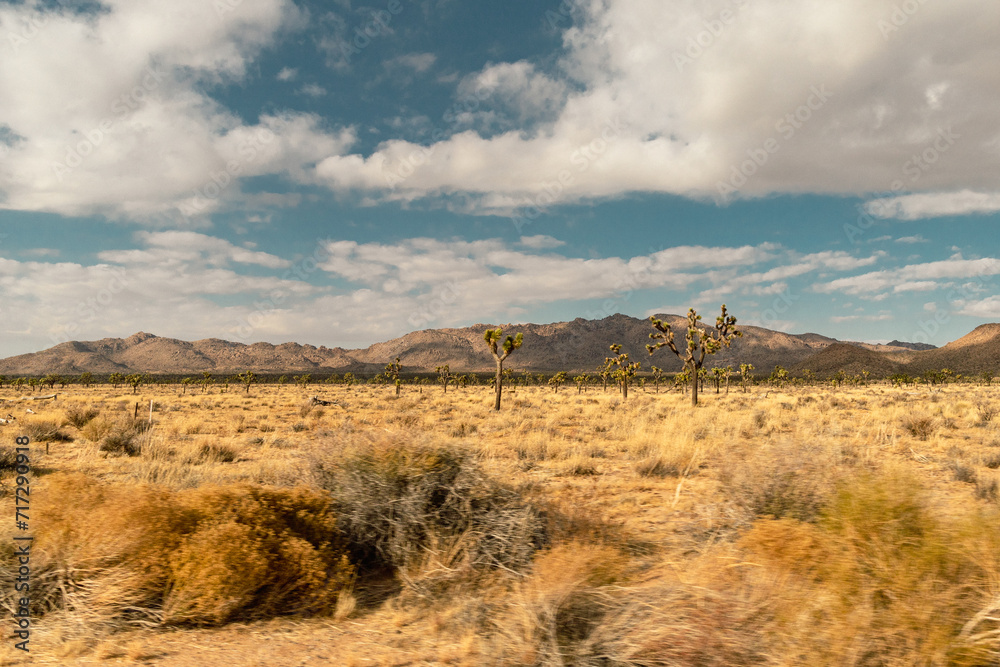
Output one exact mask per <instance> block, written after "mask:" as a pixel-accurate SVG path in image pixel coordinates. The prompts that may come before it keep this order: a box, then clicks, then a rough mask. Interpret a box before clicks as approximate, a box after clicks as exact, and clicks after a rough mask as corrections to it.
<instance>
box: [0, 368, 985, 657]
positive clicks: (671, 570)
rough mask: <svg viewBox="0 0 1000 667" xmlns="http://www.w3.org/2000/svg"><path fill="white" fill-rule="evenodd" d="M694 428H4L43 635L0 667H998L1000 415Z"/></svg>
mask: <svg viewBox="0 0 1000 667" xmlns="http://www.w3.org/2000/svg"><path fill="white" fill-rule="evenodd" d="M312 395H319V396H320V397H321V398H323V399H326V400H330V401H336V402H337V404H335V405H330V406H320V407H316V406H310V405H309V404H308V399H309V397H311V396H312ZM14 397H15V394H14V392H13V390H12V389H3V390H0V398H2V399H12V398H14ZM150 401H152V403H153V412H152V424H151V425H150V424H149V423H148V422H149V410H150ZM137 403H138V405H139V407H138V418H136V417H135V415H136V404H137ZM701 403H702V404H701V405H700V406H699V407H698V408H696V409H692V408H691V407H690V406H689V399H688V397H686V396H683V395H681V394H679V393H676V392H669V393H668V392H667V391H665V390H661V392H660V393H654V392H653V391H652V390H649V391H644V390H642V389H639V388H632V390H631V391H630V393H629V398H628V400H627V401H624V402H623V401H622V400H621V399H620V396H619V394H618V393H617V392H613V391H610V390H609V391H608V392H607V393H604V392H602V391H600V390H599V389H597V390H595V389H588V390H587V391H585V392H584V393H582V394H580V393H578V392H577V390H576V389H575V388H572V389H565V388H564V389H562V390H561V391H559V392H553V391H552V390H550V389H548V388H540V387H539V388H523V387H521V388H517V389H516V391H513V392H510V391H508V392H505V394H504V404H503V409H502V410H501V411H500V412H499V413H496V412H494V411H493V410H492V409H491V408H492V392H491V390H490V389H489V388H488V387H468V388H464V389H462V388H452V389H449V391H448V392H447V393H444V392H443V391H442V390H441V388H440V387H423V388H420V389H418V388H417V387H410V386H404V388H403V390H402V395H401V396H400V397H399V398H398V399H397V398H395V396H394V389H393V388H387V387H382V386H373V385H359V386H353V387H347V386H331V385H323V386H312V387H307V388H302V387H290V386H277V385H257V386H253V387H252V388H251V390H250V393H249V395H248V394H246V393H244V392H243V390H242V388H240V389H239V390H230V391H229V392H228V393H220V388H219V387H211V388H209V390H208V393H204V394H203V393H201V389H200V388H198V389H194V390H193V391H192V390H188V391H187V392H186V393H182V389H181V387H180V385H176V386H169V385H166V386H163V385H161V386H156V385H154V386H146V387H143V388H142V389H141V390H140V392H139V394H138V395H136V396H133V395H132V394H131V391H130V390H120V391H113V390H111V389H110V388H107V387H93V388H83V387H76V386H74V387H70V388H69V389H68V390H67V391H65V392H64V393H60V394H59V396H58V399H57V400H55V401H32V402H31V403H30V407H31V408H32V409H33V410H34V411H35V412H36V413H37V414H26V413H25V410H24V409H25V407H26V406H28V405H29V404H27V403H9V404H8V406H7V407H4V408H3V410H4V411H7V410H10V411H11V412H12V413H16V414H15V416H16V417H17V421H16V423H15V424H13V425H7V426H3V427H2V429H0V440H2V445H3V446H4V447H5V448H7V449H10V448H13V446H14V437H15V436H16V435H22V434H29V435H30V436H31V437H32V439H33V443H32V445H31V448H32V454H31V458H32V465H33V472H32V480H31V481H32V485H31V503H32V530H33V532H34V534H35V537H36V539H35V545H34V550H35V551H34V552H33V560H32V566H33V570H32V576H33V577H34V578H35V582H33V588H32V605H33V613H35V614H36V616H35V618H34V619H33V622H34V626H33V627H34V631H33V633H32V636H31V653H30V655H26V654H24V653H23V652H21V651H18V650H15V649H14V648H13V645H12V644H13V640H10V639H8V640H7V641H5V642H4V643H3V646H2V649H0V664H3V665H20V664H53V665H93V664H100V665H130V664H144V665H162V666H164V667H166V666H170V667H173V666H180V665H226V666H227V667H244V666H246V667H250V666H260V667H263V666H264V665H267V666H268V667H272V666H273V667H284V666H293V665H296V666H297V665H399V666H402V665H525V666H528V665H545V666H548V665H635V666H650V665H664V666H665V665H718V666H720V667H721V666H724V665H725V666H733V665H782V666H784V665H789V666H790V665H857V666H862V665H864V666H875V665H880V666H897V665H898V666H903V665H942V666H943V665H967V666H979V665H982V666H986V665H996V664H1000V663H998V661H1000V520H998V519H1000V506H998V485H1000V432H998V423H1000V416H998V417H996V419H994V417H995V416H997V414H998V413H997V410H998V408H1000V390H998V389H995V388H992V387H982V386H974V385H962V384H948V385H943V386H938V387H933V388H928V387H918V388H912V387H911V388H896V387H891V386H889V385H888V384H872V385H871V386H867V387H852V388H844V389H838V390H834V389H833V388H831V387H798V388H787V389H776V388H773V387H770V388H768V387H754V388H753V389H752V391H751V392H750V393H742V392H740V391H739V390H738V389H734V390H732V391H730V393H729V394H728V395H727V394H725V393H722V394H715V393H713V391H712V390H710V389H709V390H707V391H706V393H704V394H703V395H702V396H701ZM46 450H47V453H46ZM14 477H15V473H14V472H12V471H11V470H9V469H7V468H5V469H4V471H3V473H2V484H3V498H2V502H3V504H4V509H3V511H4V512H5V513H6V514H4V516H8V517H11V520H9V521H7V522H6V523H5V524H4V525H5V526H6V527H7V532H8V533H9V535H5V539H4V544H11V543H12V542H11V540H10V539H9V538H10V537H11V536H12V535H13V534H14V530H13V525H12V524H13V516H14V498H13V493H12V489H13V487H14ZM4 549H6V550H7V552H5V553H4V562H5V563H9V562H11V554H12V549H11V548H10V547H6V546H5V547H4ZM8 552H10V553H8ZM13 576H14V575H13V574H12V573H11V572H10V571H9V572H8V574H7V575H6V576H5V578H4V581H3V586H4V591H3V594H4V595H5V596H6V597H5V598H4V599H5V604H7V605H8V606H9V605H10V604H11V603H12V597H13V596H12V593H11V592H10V590H9V589H12V588H13V585H12V578H13ZM36 605H37V607H36ZM8 611H9V609H8ZM8 618H9V616H8ZM6 634H7V633H5V635H6Z"/></svg>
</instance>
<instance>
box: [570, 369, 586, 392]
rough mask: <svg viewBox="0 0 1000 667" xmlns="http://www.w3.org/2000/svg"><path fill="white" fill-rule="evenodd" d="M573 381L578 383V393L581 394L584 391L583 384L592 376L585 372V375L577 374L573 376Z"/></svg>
mask: <svg viewBox="0 0 1000 667" xmlns="http://www.w3.org/2000/svg"><path fill="white" fill-rule="evenodd" d="M573 382H575V383H576V393H577V394H580V393H582V392H583V386H584V385H585V384H587V383H588V382H590V376H589V375H587V374H586V373H584V374H583V375H577V376H576V377H574V378H573Z"/></svg>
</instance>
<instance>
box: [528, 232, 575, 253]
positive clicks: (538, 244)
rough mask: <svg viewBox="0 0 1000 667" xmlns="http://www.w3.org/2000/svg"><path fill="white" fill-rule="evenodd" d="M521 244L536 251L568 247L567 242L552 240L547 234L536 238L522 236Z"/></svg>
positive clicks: (538, 235)
mask: <svg viewBox="0 0 1000 667" xmlns="http://www.w3.org/2000/svg"><path fill="white" fill-rule="evenodd" d="M519 243H520V245H522V246H524V247H525V248H533V249H535V250H542V249H547V248H558V247H560V246H564V245H566V242H565V241H560V240H559V239H556V238H552V237H551V236H546V235H545V234H537V235H535V236H522V237H521V240H520V242H519Z"/></svg>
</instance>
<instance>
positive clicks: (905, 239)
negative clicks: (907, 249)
mask: <svg viewBox="0 0 1000 667" xmlns="http://www.w3.org/2000/svg"><path fill="white" fill-rule="evenodd" d="M896 243H911V244H912V243H929V241H928V240H927V239H925V238H924V237H923V236H921V235H920V234H917V235H916V236H901V237H899V238H898V239H896Z"/></svg>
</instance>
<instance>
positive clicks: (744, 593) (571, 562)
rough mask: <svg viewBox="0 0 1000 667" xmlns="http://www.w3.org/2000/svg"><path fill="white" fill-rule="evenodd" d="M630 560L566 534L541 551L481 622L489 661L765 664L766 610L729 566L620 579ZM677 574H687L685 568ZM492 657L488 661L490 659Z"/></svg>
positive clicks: (593, 666)
mask: <svg viewBox="0 0 1000 667" xmlns="http://www.w3.org/2000/svg"><path fill="white" fill-rule="evenodd" d="M629 567H630V566H629V563H628V562H627V560H626V559H625V558H624V557H623V555H622V553H621V552H619V551H617V550H616V549H613V548H610V547H608V546H606V545H600V544H597V545H595V544H588V543H579V542H570V543H567V544H563V545H560V546H558V547H555V548H553V549H552V550H550V551H546V552H544V553H542V554H540V555H539V556H538V557H537V558H536V559H535V564H534V565H533V567H532V571H531V576H530V578H528V579H527V580H526V581H523V582H520V583H518V584H516V585H515V586H514V589H513V591H512V594H511V595H510V596H509V597H508V598H507V599H506V600H505V604H504V605H503V606H502V607H501V608H500V609H499V610H497V612H496V613H495V614H494V618H493V619H492V627H490V628H489V629H488V633H487V634H488V643H489V647H490V648H489V650H490V657H491V659H493V660H495V661H496V662H495V664H516V665H546V666H547V665H576V666H578V667H598V666H600V665H616V666H619V667H626V666H628V667H647V666H663V667H666V666H668V665H670V666H674V665H702V666H706V667H707V666H718V667H723V666H726V667H731V666H732V667H736V666H742V665H757V664H767V648H768V647H767V646H766V644H765V643H764V638H765V633H764V632H763V630H765V629H766V628H767V627H768V625H769V624H770V623H771V614H770V613H769V610H768V608H767V605H766V604H763V603H762V601H761V597H762V595H761V592H760V591H755V590H753V588H752V586H747V585H746V584H745V583H744V582H742V581H741V578H740V574H739V573H738V572H734V571H732V570H729V571H726V570H720V569H719V568H717V567H713V568H712V571H711V574H708V575H707V576H699V578H698V579H697V581H696V582H692V583H691V584H685V583H681V582H679V581H678V580H677V579H676V578H674V577H668V578H666V579H660V580H657V581H656V582H655V583H654V584H652V585H642V586H636V585H631V586H630V585H628V584H629V580H628V574H629ZM685 578H686V577H685ZM491 664H493V663H491Z"/></svg>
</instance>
